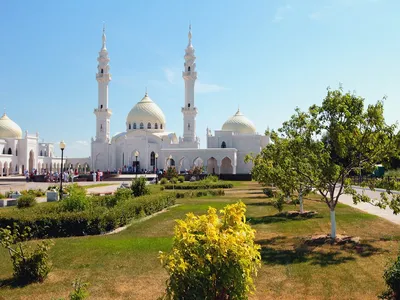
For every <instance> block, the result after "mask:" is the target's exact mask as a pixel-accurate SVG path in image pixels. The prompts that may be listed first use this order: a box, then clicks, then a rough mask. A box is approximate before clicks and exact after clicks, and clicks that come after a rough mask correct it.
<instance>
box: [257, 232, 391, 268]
mask: <svg viewBox="0 0 400 300" xmlns="http://www.w3.org/2000/svg"><path fill="white" fill-rule="evenodd" d="M287 242H288V240H287V238H286V237H285V236H276V237H273V238H270V239H264V240H259V241H257V244H259V245H260V246H261V251H260V253H261V259H262V261H263V262H264V263H265V264H267V265H287V264H299V263H310V264H311V265H319V266H321V267H327V266H331V265H339V264H342V263H346V262H348V261H353V260H355V259H356V255H358V256H360V257H369V256H371V255H374V254H381V253H384V252H389V251H388V250H384V249H381V248H377V247H375V246H373V245H371V244H368V243H347V244H344V245H325V247H323V246H321V247H317V246H309V245H306V244H305V243H304V242H301V243H299V244H297V246H294V247H293V245H290V244H288V243H287ZM280 247H285V248H280ZM288 247H292V249H290V248H288ZM354 254H356V255H354Z"/></svg>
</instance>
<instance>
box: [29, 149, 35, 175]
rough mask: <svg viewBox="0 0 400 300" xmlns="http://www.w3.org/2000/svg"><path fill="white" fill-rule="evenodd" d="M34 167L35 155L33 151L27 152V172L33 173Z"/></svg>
mask: <svg viewBox="0 0 400 300" xmlns="http://www.w3.org/2000/svg"><path fill="white" fill-rule="evenodd" d="M34 167H35V153H34V152H33V150H31V151H29V164H28V172H33V168H34Z"/></svg>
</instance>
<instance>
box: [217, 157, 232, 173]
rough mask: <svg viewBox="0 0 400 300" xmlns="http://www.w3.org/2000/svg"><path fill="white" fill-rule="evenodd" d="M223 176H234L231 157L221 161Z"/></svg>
mask: <svg viewBox="0 0 400 300" xmlns="http://www.w3.org/2000/svg"><path fill="white" fill-rule="evenodd" d="M220 173H221V174H233V167H232V161H231V159H230V158H229V157H225V158H224V159H223V160H222V161H221V171H220Z"/></svg>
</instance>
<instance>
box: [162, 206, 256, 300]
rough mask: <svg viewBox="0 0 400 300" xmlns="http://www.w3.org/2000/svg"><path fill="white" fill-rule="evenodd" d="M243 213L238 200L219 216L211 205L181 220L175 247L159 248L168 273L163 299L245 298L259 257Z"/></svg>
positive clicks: (250, 290) (252, 232)
mask: <svg viewBox="0 0 400 300" xmlns="http://www.w3.org/2000/svg"><path fill="white" fill-rule="evenodd" d="M245 212H246V205H245V204H244V203H243V202H238V203H235V204H231V205H227V206H226V207H225V208H224V209H222V210H221V211H220V215H218V214H217V210H216V209H215V208H211V207H210V208H209V209H208V213H207V214H206V215H201V216H195V215H194V214H193V213H189V214H187V215H186V219H185V220H178V221H177V225H176V226H175V237H174V243H173V247H172V251H171V252H170V253H163V252H160V259H161V262H162V264H163V266H164V268H165V269H166V270H167V272H168V274H169V279H168V280H167V288H166V292H165V295H164V298H165V299H247V297H248V295H249V293H250V292H252V290H253V289H254V284H253V279H252V277H253V276H256V275H257V270H258V269H259V267H260V265H261V263H260V259H261V257H260V251H259V250H260V246H259V245H257V244H255V243H254V234H255V230H254V229H252V228H251V227H250V225H248V224H246V217H245Z"/></svg>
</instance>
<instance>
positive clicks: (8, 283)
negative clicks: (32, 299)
mask: <svg viewBox="0 0 400 300" xmlns="http://www.w3.org/2000/svg"><path fill="white" fill-rule="evenodd" d="M27 285H28V283H21V282H18V281H16V280H15V279H14V278H7V279H0V288H3V287H9V288H13V289H16V288H21V287H24V286H27ZM0 299H1V298H0Z"/></svg>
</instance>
